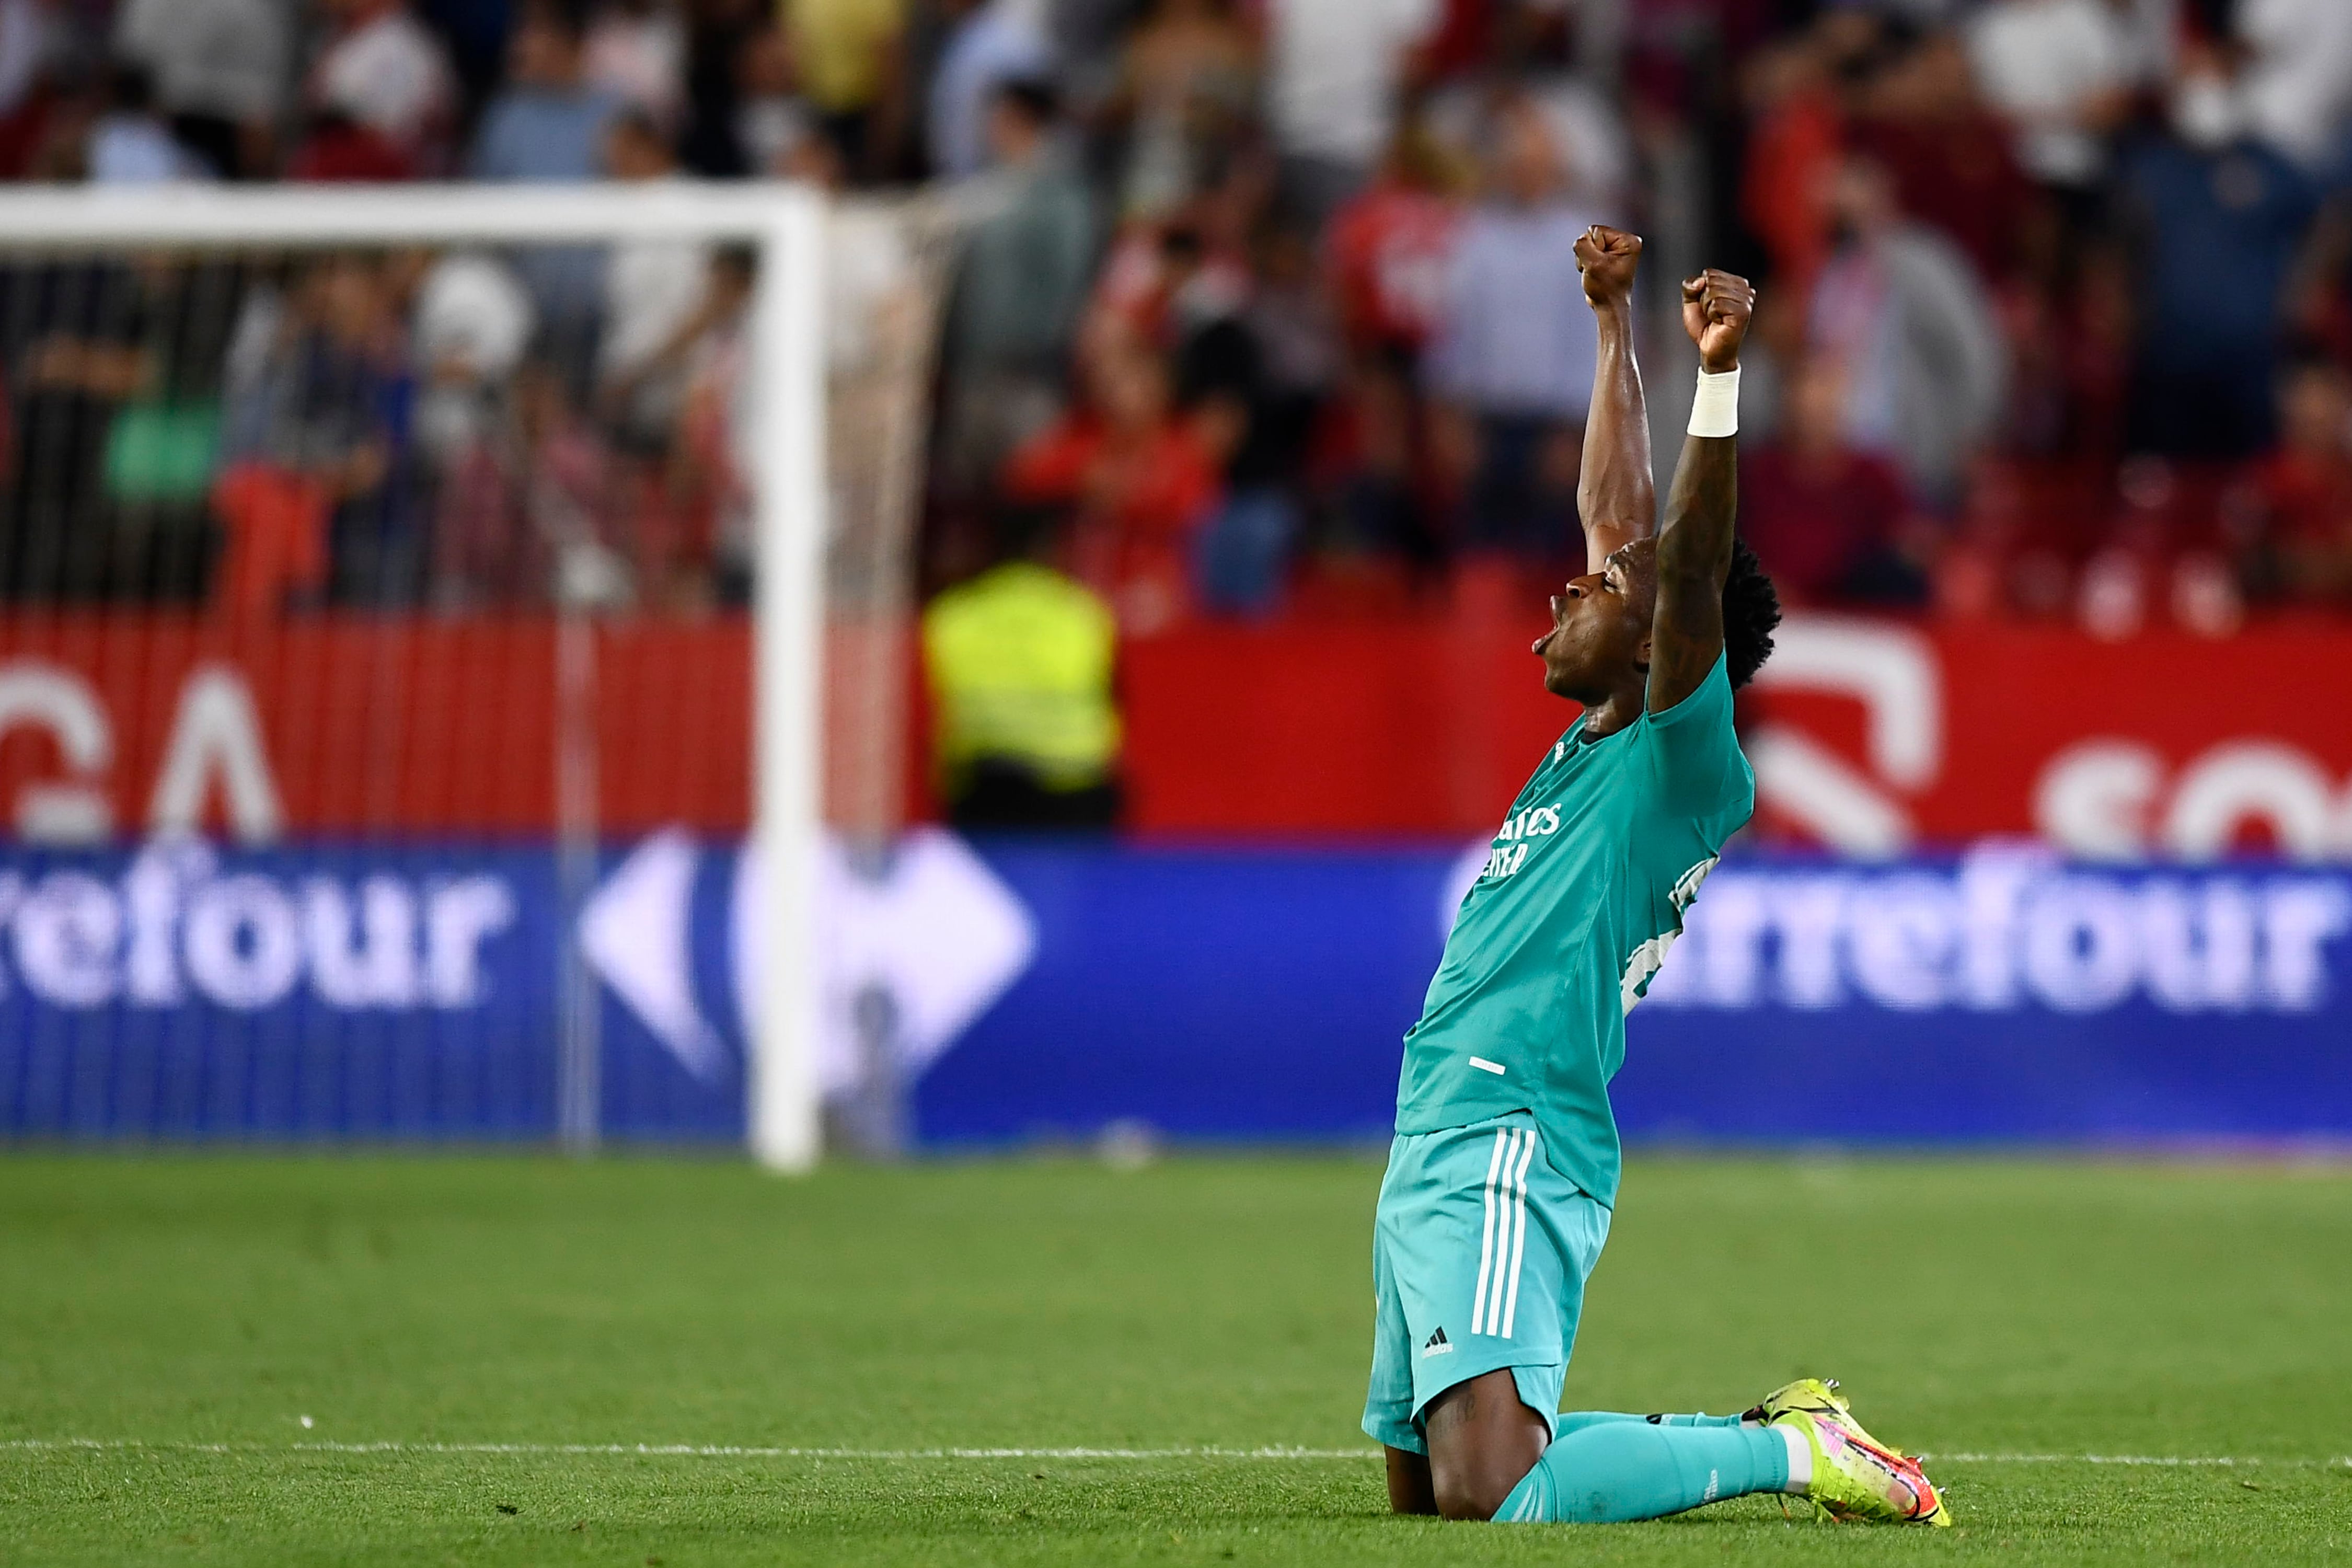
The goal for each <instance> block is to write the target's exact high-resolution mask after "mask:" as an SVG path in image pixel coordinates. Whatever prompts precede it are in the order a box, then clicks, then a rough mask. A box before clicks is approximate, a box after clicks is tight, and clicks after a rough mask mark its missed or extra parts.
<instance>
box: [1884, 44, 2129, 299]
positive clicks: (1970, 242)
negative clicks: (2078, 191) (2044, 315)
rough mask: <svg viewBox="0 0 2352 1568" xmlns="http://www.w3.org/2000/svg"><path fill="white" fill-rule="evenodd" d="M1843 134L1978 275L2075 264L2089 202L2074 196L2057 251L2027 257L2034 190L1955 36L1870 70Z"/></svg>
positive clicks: (2089, 219)
mask: <svg viewBox="0 0 2352 1568" xmlns="http://www.w3.org/2000/svg"><path fill="white" fill-rule="evenodd" d="M1847 135H1848V139H1849V140H1850V141H1851V142H1852V143H1853V145H1855V146H1857V147H1866V148H1868V149H1869V150H1870V154H1871V156H1872V157H1873V158H1874V159H1876V160H1877V161H1878V162H1879V163H1882V164H1884V165H1885V168H1886V171H1887V173H1888V174H1889V175H1890V176H1891V177H1892V178H1893V179H1894V181H1895V194H1896V200H1897V203H1898V205H1900V206H1901V207H1902V209H1903V210H1904V211H1905V212H1906V213H1907V214H1908V215H1910V216H1912V217H1914V218H1916V219H1917V220H1918V221H1919V222H1920V223H1922V224H1925V225H1926V226H1928V227H1929V228H1932V229H1935V230H1937V231H1938V232H1939V233H1941V234H1942V235H1943V236H1944V237H1946V238H1947V239H1949V240H1950V241H1951V242H1952V243H1953V244H1954V245H1957V246H1958V247H1960V249H1961V250H1962V251H1963V252H1965V253H1966V254H1967V256H1968V258H1969V261H1970V262H1972V263H1973V264H1974V265H1975V267H1976V268H1977V271H1978V273H1979V276H1981V277H1983V278H1985V279H1988V280H1989V281H1990V282H1992V283H1993V284H1995V285H2000V284H2003V283H2007V282H2009V281H2010V280H2011V279H2013V278H2014V277H2015V276H2016V275H2017V274H2018V272H2019V271H2020V269H2021V267H2022V266H2023V265H2024V264H2025V263H2026V262H2027V261H2028V260H2029V259H2036V260H2039V261H2040V262H2041V263H2042V266H2041V268H2040V269H2039V270H2040V271H2042V273H2043V274H2044V275H2047V276H2050V277H2053V278H2057V279H2063V278H2065V277H2067V276H2070V275H2071V273H2072V272H2073V270H2074V253H2075V251H2076V250H2077V249H2079V247H2080V246H2081V244H2082V243H2083V239H2082V236H2084V235H2086V234H2087V233H2088V232H2090V231H2091V230H2092V229H2093V228H2094V226H2095V204H2092V203H2089V202H2088V201H2087V200H2081V199H2077V200H2075V202H2074V205H2075V208H2076V210H2075V211H2074V213H2073V214H2072V215H2071V217H2072V221H2071V222H2069V223H2068V224H2067V225H2066V226H2065V229H2064V233H2063V240H2062V248H2061V250H2060V252H2059V253H2058V254H2056V255H2047V254H2045V255H2043V256H2041V257H2038V258H2032V257H2030V256H2029V251H2030V249H2031V248H2032V247H2030V246H2029V243H2028V241H2029V239H2030V238H2032V237H2037V236H2038V235H2039V233H2040V231H2041V230H2042V228H2043V227H2044V226H2043V225H2041V224H2038V223H2036V222H2034V221H2032V220H2033V217H2034V211H2033V209H2034V206H2035V200H2034V192H2033V185H2032V182H2031V181H2029V180H2028V179H2027V178H2026V175H2025V172H2024V171H2023V170H2021V169H2020V168H2019V166H2018V163H2017V160H2016V159H2015V158H2014V157H2012V156H2011V153H2010V150H2009V136H2008V134H2007V128H2006V127H2005V126H2003V125H2002V123H2001V122H2000V120H1999V119H1998V118H1996V117H1995V116H1994V115H1993V114H1992V113H1991V112H1990V110H1987V109H1986V107H1985V105H1984V103H1983V102H1982V100H1979V98H1978V96H1977V92H1976V87H1975V82H1974V80H1973V79H1972V78H1971V76H1970V73H1969V58H1968V55H1967V52H1966V51H1965V50H1964V49H1963V48H1962V47H1961V44H1960V40H1959V38H1958V36H1957V35H1954V34H1950V33H1942V34H1937V35H1936V36H1935V37H1930V38H1928V39H1927V40H1925V41H1924V42H1922V43H1920V44H1919V45H1918V46H1916V47H1914V48H1911V49H1909V50H1907V51H1906V52H1904V53H1903V54H1901V55H1900V56H1898V57H1897V58H1895V59H1894V60H1891V61H1889V62H1888V63H1887V64H1886V65H1885V66H1884V67H1883V68H1881V69H1880V70H1879V72H1878V74H1877V76H1876V78H1875V79H1873V81H1872V82H1871V83H1870V85H1869V87H1868V88H1867V89H1865V90H1864V93H1863V94H1862V95H1861V103H1860V106H1859V109H1858V111H1857V113H1856V114H1855V115H1854V117H1853V123H1852V126H1851V128H1850V130H1849V131H1848V132H1847Z"/></svg>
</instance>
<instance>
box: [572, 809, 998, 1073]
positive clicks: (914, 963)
mask: <svg viewBox="0 0 2352 1568" xmlns="http://www.w3.org/2000/svg"><path fill="white" fill-rule="evenodd" d="M701 857H702V851H701V848H700V847H699V846H698V845H697V844H696V843H695V841H694V838H693V837H692V836H690V835H689V834H688V833H687V832H685V831H684V830H683V829H680V828H666V829H664V830H663V831H661V832H659V833H656V834H655V835H654V836H653V837H649V838H647V839H646V840H645V841H644V842H643V843H641V844H639V845H638V846H637V847H635V849H634V850H632V851H631V852H630V853H629V856H628V858H626V859H625V860H624V861H622V862H621V864H620V866H619V867H618V868H616V869H615V870H614V872H613V874H612V875H611V876H609V877H608V878H606V879H605V880H604V885H603V886H601V887H599V888H598V889H596V891H595V893H594V895H593V897H591V898H590V899H589V900H588V905H587V908H585V909H584V910H582V911H581V916H580V946H581V951H582V952H583V954H584V955H585V957H586V958H587V961H588V964H589V967H590V968H591V969H593V971H594V972H595V973H596V976H597V978H599V979H600V980H602V981H603V982H604V984H606V985H609V986H611V987H612V989H613V993H614V995H616V996H618V997H619V998H620V999H621V1001H622V1002H623V1003H624V1004H625V1005H626V1006H627V1007H628V1009H629V1011H630V1012H632V1013H634V1014H635V1015H636V1016H637V1019H638V1021H639V1022H640V1023H642V1024H644V1025H645V1026H646V1029H647V1030H648V1031H650V1032H651V1033H652V1034H653V1036H654V1037H655V1038H656V1039H657V1040H659V1041H660V1042H661V1043H662V1046H663V1047H664V1048H666V1049H667V1051H668V1052H669V1053H670V1054H671V1055H672V1056H674V1057H676V1058H677V1061H678V1065H679V1066H681V1067H683V1068H686V1070H687V1071H688V1072H689V1073H692V1074H693V1075H694V1076H695V1077H696V1078H697V1079H700V1080H702V1081H703V1082H705V1083H711V1082H716V1081H718V1080H719V1079H720V1078H722V1077H723V1076H724V1075H725V1073H726V1070H727V1050H726V1047H725V1045H724V1043H723V1042H722V1041H721V1040H720V1038H719V1031H718V1030H717V1029H716V1028H714V1027H713V1026H711V1023H710V1021H709V1019H708V1018H706V1017H705V1016H703V1013H702V1010H701V1008H700V1006H699V1005H698V1004H697V1003H696V1001H695V996H694V980H693V959H692V952H693V949H692V945H691V943H692V940H693V933H692V931H690V929H689V926H690V922H691V920H692V914H693V893H694V873H695V869H696V868H697V866H698V864H699V863H700V860H701ZM757 875H758V870H757V868H756V867H755V866H754V864H753V862H752V858H751V856H750V855H749V854H746V855H745V856H744V857H743V858H742V859H741V860H740V862H739V863H738V865H737V868H736V875H735V887H734V890H733V895H732V899H731V900H730V927H731V928H732V929H731V930H730V931H729V932H728V947H729V953H730V959H731V960H732V962H733V964H734V969H735V982H736V984H735V994H736V996H737V998H738V999H739V1004H738V1005H740V1006H741V1007H742V1008H744V1009H745V1010H746V1014H747V1016H745V1017H744V1018H743V1020H742V1023H743V1027H744V1035H745V1037H746V1038H750V1037H751V1019H750V1018H749V1016H748V1010H749V1008H750V1006H751V1001H752V999H753V998H754V997H755V996H756V995H757V994H758V991H759V987H758V986H756V985H753V984H750V983H749V982H750V977H751V975H752V974H753V973H755V965H756V963H757V958H756V955H757V954H758V952H760V931H759V929H758V923H759V910H760V901H759V899H758V897H757V889H756V886H755V883H754V880H753V879H755V878H756V877H757ZM817 897H818V909H819V910H820V917H819V921H818V929H817V940H818V942H819V949H818V953H817V959H818V972H819V973H820V974H821V975H822V976H823V977H824V980H823V984H824V996H823V998H822V1009H821V1028H820V1034H819V1037H818V1064H817V1066H818V1081H819V1083H820V1085H821V1086H822V1087H823V1089H824V1092H825V1093H826V1094H828V1095H830V1094H836V1093H839V1092H841V1091H842V1090H844V1089H849V1088H852V1087H854V1086H855V1084H856V1080H857V1072H858V1068H857V1062H858V1044H857V1032H856V1020H855V1009H856V1005H857V1000H858V998H859V996H860V995H861V994H866V993H869V992H872V991H875V990H877V989H879V990H881V991H884V992H887V994H888V995H889V997H890V1000H891V1002H892V1004H893V1006H892V1013H893V1016H894V1018H895V1034H896V1039H897V1045H898V1071H899V1074H900V1075H901V1079H902V1080H911V1079H914V1078H916V1077H917V1076H919V1074H920V1073H921V1072H922V1070H923V1069H924V1068H927V1067H929V1065H930V1064H931V1063H932V1062H933V1061H935V1060H937V1059H938V1058H939V1056H940V1053H941V1052H943V1051H945V1050H946V1049H947V1048H948V1047H950V1045H952V1044H954V1043H955V1039H956V1037H957V1036H959V1035H961V1034H962V1033H963V1031H964V1030H965V1029H966V1028H968V1027H969V1026H971V1023H972V1021H973V1020H974V1019H976V1018H978V1017H979V1016H981V1014H982V1013H984V1012H986V1011H987V1010H988V1008H989V1006H990V1005H992V1003H994V1002H995V1000H996V999H997V998H998V997H999V996H1001V995H1003V994H1004V991H1005V989H1006V987H1008V986H1010V985H1011V984H1013V982H1014V981H1015V980H1018V979H1019V978H1020V977H1021V975H1022V973H1023V972H1024V971H1025V970H1026V969H1027V968H1028V967H1029V963H1030V960H1031V958H1032V957H1034V954H1035V952H1036V947H1037V933H1036V925H1035V922H1034V921H1032V920H1031V919H1030V916H1029V911H1028V910H1026V909H1024V907H1023V906H1022V903H1021V900H1019V899H1018V898H1015V897H1014V896H1013V890H1012V889H1009V888H1007V887H1006V886H1005V885H1004V884H1003V881H1001V880H1000V879H998V878H997V876H996V874H995V873H994V872H993V871H991V870H990V869H989V868H988V866H987V864H986V862H984V861H982V859H981V858H980V857H979V856H977V855H974V854H973V853H972V852H971V849H970V848H969V847H967V846H966V845H965V844H964V842H963V841H962V840H961V839H960V838H958V837H955V836H954V835H953V834H951V833H947V832H943V831H941V830H940V829H938V828H919V829H917V830H916V831H914V832H912V833H910V834H908V836H907V837H905V838H903V839H901V840H900V841H899V843H898V847H897V850H896V852H895V853H893V854H892V855H891V856H890V857H888V858H887V860H885V861H883V862H881V863H880V864H878V865H877V866H874V867H870V868H860V867H858V866H856V865H855V864H853V863H852V861H851V858H850V857H849V855H848V854H847V853H846V852H845V850H844V849H843V848H842V847H841V846H840V845H839V844H837V843H828V844H827V846H826V847H825V853H824V864H823V866H822V867H821V868H820V869H819V873H818V883H817Z"/></svg>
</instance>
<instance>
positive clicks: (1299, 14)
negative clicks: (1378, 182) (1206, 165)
mask: <svg viewBox="0 0 2352 1568" xmlns="http://www.w3.org/2000/svg"><path fill="white" fill-rule="evenodd" d="M1440 15H1441V10H1440V6H1439V5H1438V3H1437V0H1267V5H1266V7H1265V26H1266V37H1267V42H1266V69H1267V84H1266V98H1267V104H1266V109H1267V117H1268V119H1269V121H1271V124H1272V131H1273V136H1274V144H1275V149H1276V152H1277V153H1280V155H1281V159H1282V188H1283V197H1284V201H1285V203H1286V205H1288V207H1289V209H1290V212H1291V214H1292V216H1294V217H1296V218H1297V219H1299V220H1300V221H1302V222H1304V223H1306V224H1307V225H1308V226H1311V227H1315V228H1318V229H1319V228H1320V227H1322V226H1323V225H1324V223H1325V222H1326V221H1328V219H1329V217H1330V216H1331V214H1332V213H1334V212H1335V211H1337V210H1338V209H1339V206H1340V205H1341V204H1342V203H1344V202H1346V201H1347V199H1348V198H1349V196H1352V195H1355V194H1356V192H1357V191H1358V190H1360V188H1362V186H1363V184H1364V182H1365V181H1366V180H1368V179H1369V178H1370V176H1371V173H1372V168H1373V165H1374V163H1376V162H1377V161H1378V160H1379V158H1380V156H1381V152H1382V150H1383V149H1385V148H1386V147H1387V146H1388V143H1389V138H1390V136H1391V134H1392V133H1393V132H1394V130H1395V126H1396V121H1397V115H1398V110H1399V108H1400V107H1401V100H1402V88H1403V84H1404V80H1405V78H1406V75H1407V71H1408V68H1409V65H1410V58H1409V57H1410V54H1411V51H1412V46H1413V45H1414V44H1415V43H1416V42H1418V41H1419V40H1420V39H1421V38H1422V37H1423V36H1424V35H1426V34H1427V33H1428V32H1429V31H1430V30H1431V29H1432V28H1433V26H1436V24H1437V22H1438V19H1439V16H1440Z"/></svg>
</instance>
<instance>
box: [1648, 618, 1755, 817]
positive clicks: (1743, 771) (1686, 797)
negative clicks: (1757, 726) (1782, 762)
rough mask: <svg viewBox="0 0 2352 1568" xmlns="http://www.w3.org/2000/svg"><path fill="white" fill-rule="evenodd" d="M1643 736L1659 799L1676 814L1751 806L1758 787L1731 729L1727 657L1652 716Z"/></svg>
mask: <svg viewBox="0 0 2352 1568" xmlns="http://www.w3.org/2000/svg"><path fill="white" fill-rule="evenodd" d="M1644 723H1645V725H1646V727H1647V729H1648V731H1649V732H1648V734H1647V735H1645V736H1644V737H1643V739H1644V741H1645V742H1647V745H1648V749H1649V752H1650V756H1651V762H1652V765H1653V766H1654V769H1655V770H1656V773H1657V783H1658V794H1657V798H1658V800H1659V801H1660V803H1661V804H1662V805H1664V808H1665V809H1666V810H1668V811H1671V812H1673V813H1675V815H1676V816H1705V815H1706V814H1709V813H1712V812H1717V811H1722V810H1726V809H1727V808H1729V807H1731V806H1734V805H1741V804H1743V803H1745V802H1747V801H1748V799H1749V798H1750V796H1751V795H1753V793H1754V791H1755V787H1756V781H1755V775H1754V774H1752V773H1749V772H1748V759H1747V758H1746V757H1744V756H1742V755H1741V754H1740V751H1739V736H1738V733H1737V731H1734V730H1733V729H1732V725H1731V674H1730V669H1729V667H1728V665H1727V662H1726V660H1725V657H1724V655H1722V654H1719V653H1718V654H1717V655H1716V656H1715V665H1714V667H1713V668H1710V669H1709V670H1708V671H1707V672H1706V679H1704V680H1702V681H1700V682H1699V683H1698V689H1697V690H1696V691H1693V692H1692V693H1691V694H1690V695H1689V696H1688V697H1685V698H1684V699H1683V700H1681V701H1680V702H1677V703H1675V705H1674V706H1673V707H1672V708H1669V709H1667V710H1665V711H1664V712H1663V713H1652V714H1649V715H1647V717H1646V718H1645V720H1644Z"/></svg>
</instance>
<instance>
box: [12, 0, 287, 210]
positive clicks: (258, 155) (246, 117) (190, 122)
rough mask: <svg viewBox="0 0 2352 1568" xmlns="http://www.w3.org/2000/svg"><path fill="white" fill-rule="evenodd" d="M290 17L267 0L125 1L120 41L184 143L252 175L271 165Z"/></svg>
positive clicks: (122, 53) (221, 165)
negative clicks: (147, 76)
mask: <svg viewBox="0 0 2352 1568" xmlns="http://www.w3.org/2000/svg"><path fill="white" fill-rule="evenodd" d="M291 23H292V17H291V16H290V14H289V11H288V9H287V8H286V7H285V6H283V5H273V4H271V3H270V0H127V3H126V4H125V5H123V6H122V7H121V10H119V11H118V12H117V13H116V14H115V19H114V49H115V53H116V55H117V56H118V58H123V59H127V60H133V61H136V62H137V63H138V64H140V65H142V66H144V67H145V68H147V70H148V71H149V73H150V74H151V75H152V78H153V79H154V82H155V100H156V102H157V104H158V106H159V107H160V108H161V109H162V110H163V112H164V113H165V114H166V115H167V116H169V117H170V120H171V122H172V132H173V135H174V136H175V137H177V138H178V139H179V141H180V142H182V143H183V144H184V145H185V146H186V147H188V148H189V149H190V150H191V151H192V152H194V153H195V154H196V155H197V156H199V157H201V158H202V159H204V160H205V163H208V164H210V165H211V166H212V168H213V169H214V170H215V172H216V173H218V174H223V175H226V176H232V177H239V176H242V177H251V176H255V175H257V174H262V173H263V172H264V171H266V170H267V169H268V166H269V163H270V155H271V144H272V142H273V141H274V140H275V138H276V134H277V130H278V116H279V114H280V113H281V112H282V110H283V109H284V100H285V85H286V79H287V70H288V66H289V59H290V57H291V52H292V51H291V47H290V46H291V40H290V38H289V27H290V26H291ZM0 25H5V24H0Z"/></svg>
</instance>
